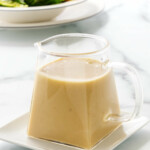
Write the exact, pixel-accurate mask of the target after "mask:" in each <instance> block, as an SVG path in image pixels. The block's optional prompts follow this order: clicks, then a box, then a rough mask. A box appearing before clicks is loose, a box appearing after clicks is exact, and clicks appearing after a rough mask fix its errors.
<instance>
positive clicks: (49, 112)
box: [28, 33, 142, 149]
mask: <svg viewBox="0 0 150 150" xmlns="http://www.w3.org/2000/svg"><path fill="white" fill-rule="evenodd" d="M35 45H36V46H37V47H38V49H39V55H38V65H37V70H36V77H35V85H34V91H33V97H32V105H31V112H30V119H29V125H28V135H29V136H31V137H35V138H40V139H45V140H51V141H55V142H59V143H63V144H67V145H71V146H75V147H80V148H84V149H91V148H92V147H94V146H95V145H96V144H97V143H98V142H99V141H101V140H103V139H104V138H105V137H107V136H108V135H109V134H110V133H112V131H114V130H115V129H117V128H118V127H119V126H120V125H121V124H122V123H123V122H125V121H129V120H131V119H134V118H135V117H137V116H138V115H139V113H140V110H141V105H142V88H141V85H140V82H139V79H138V75H137V72H136V70H135V69H134V68H133V67H131V66H130V65H128V64H125V63H120V62H111V61H110V56H109V49H110V47H109V43H108V42H107V40H105V39H104V38H103V37H100V36H95V35H89V34H79V33H72V34H62V35H56V36H53V37H50V38H48V39H46V40H44V41H41V42H37V43H36V44H35ZM115 70H120V72H121V73H124V74H126V75H128V76H129V78H130V79H131V80H132V83H133V87H134V91H135V92H134V93H135V94H134V95H135V96H134V100H133V103H134V104H132V105H130V107H129V102H128V101H127V100H125V101H123V102H122V100H121V99H120V98H119V97H118V92H117V88H116V83H115V79H114V71H115ZM121 90H124V89H123V88H122V89H121ZM129 99H130V98H129ZM131 107H132V108H131Z"/></svg>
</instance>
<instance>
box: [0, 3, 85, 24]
mask: <svg viewBox="0 0 150 150" xmlns="http://www.w3.org/2000/svg"><path fill="white" fill-rule="evenodd" d="M84 1H85V0H0V21H5V22H11V23H32V22H43V21H49V20H52V19H54V18H55V17H57V16H58V15H59V14H60V13H61V12H62V11H63V10H64V9H65V8H66V7H69V6H73V5H76V4H79V3H82V2H84ZM77 11H78V10H77ZM68 15H70V14H68Z"/></svg>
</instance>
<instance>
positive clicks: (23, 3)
mask: <svg viewBox="0 0 150 150" xmlns="http://www.w3.org/2000/svg"><path fill="white" fill-rule="evenodd" d="M65 1H67V0H0V6H4V7H28V6H43V5H52V4H59V3H62V2H65Z"/></svg>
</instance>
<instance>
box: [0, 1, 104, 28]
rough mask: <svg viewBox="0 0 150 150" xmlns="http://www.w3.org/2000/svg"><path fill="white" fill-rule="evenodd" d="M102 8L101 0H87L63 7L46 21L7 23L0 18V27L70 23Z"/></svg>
mask: <svg viewBox="0 0 150 150" xmlns="http://www.w3.org/2000/svg"><path fill="white" fill-rule="evenodd" d="M103 8H104V2H103V0H87V1H85V2H83V3H80V4H78V5H73V6H69V7H67V8H65V10H64V11H63V12H62V13H61V14H60V15H58V16H57V17H56V18H54V19H53V20H50V21H46V22H36V23H35V22H33V23H8V22H4V21H2V20H0V28H40V27H48V26H54V25H60V24H66V23H71V22H75V21H79V20H83V19H86V18H89V17H92V16H94V15H96V14H98V13H99V12H101V11H102V10H103Z"/></svg>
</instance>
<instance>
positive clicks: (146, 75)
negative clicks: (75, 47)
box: [0, 0, 150, 150]
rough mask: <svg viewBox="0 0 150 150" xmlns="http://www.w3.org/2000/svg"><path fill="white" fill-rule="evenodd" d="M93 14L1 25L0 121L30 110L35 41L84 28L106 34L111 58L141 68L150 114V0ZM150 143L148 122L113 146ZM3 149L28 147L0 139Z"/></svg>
mask: <svg viewBox="0 0 150 150" xmlns="http://www.w3.org/2000/svg"><path fill="white" fill-rule="evenodd" d="M113 1H115V0H113ZM115 2H116V3H115V5H113V7H111V5H107V6H106V9H105V11H104V12H103V13H102V14H99V15H97V16H95V17H93V18H90V19H87V20H84V21H79V22H76V23H72V24H68V25H63V26H57V27H49V28H43V29H30V30H29V29H28V30H25V29H24V30H21V29H20V30H2V29H0V126H2V125H4V124H6V123H7V122H9V121H11V120H13V119H14V118H16V117H18V116H20V115H21V114H23V113H25V112H27V111H28V110H29V106H30V101H31V95H32V88H33V79H34V71H35V64H36V57H37V50H36V49H35V48H34V47H33V43H34V42H36V41H40V40H42V39H45V38H47V37H49V36H52V35H55V34H60V33H67V32H81V33H91V34H96V35H101V36H104V37H106V38H107V39H108V40H109V42H110V44H111V46H112V49H111V50H112V52H111V54H112V60H118V61H125V62H127V63H129V64H131V65H133V66H134V67H135V68H136V69H137V70H138V71H139V73H140V76H141V79H142V84H143V87H144V106H143V112H142V114H143V115H146V116H148V117H149V118H150V1H149V0H126V1H123V0H120V1H119V0H116V1H115ZM126 149H128V150H148V149H150V124H148V125H147V126H145V127H144V128H143V129H142V130H140V131H138V132H137V133H136V134H134V135H133V136H132V137H130V138H129V139H128V140H126V141H125V142H124V143H122V144H121V145H120V146H118V147H117V148H116V149H115V150H126ZM0 150H27V149H26V148H23V147H19V146H17V145H14V144H9V143H6V142H3V141H0Z"/></svg>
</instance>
